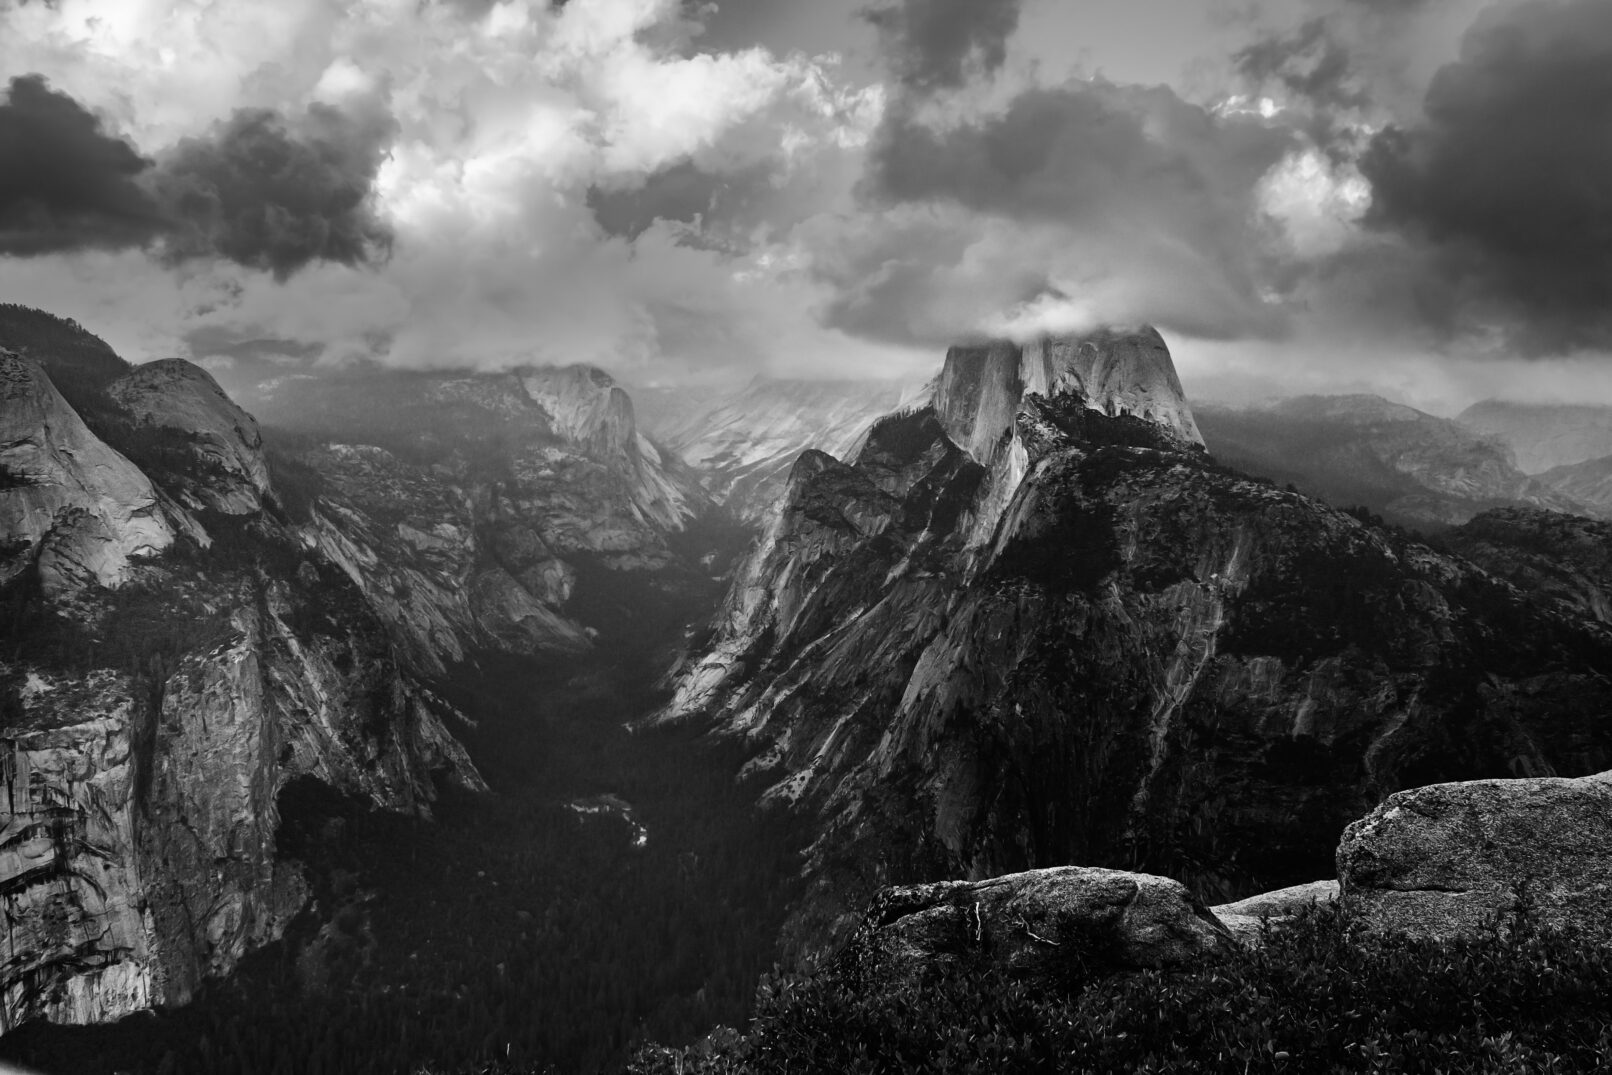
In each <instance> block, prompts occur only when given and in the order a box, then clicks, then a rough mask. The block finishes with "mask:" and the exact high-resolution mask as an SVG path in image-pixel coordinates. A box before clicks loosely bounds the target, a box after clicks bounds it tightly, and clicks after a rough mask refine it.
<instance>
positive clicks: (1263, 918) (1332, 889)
mask: <svg viewBox="0 0 1612 1075" xmlns="http://www.w3.org/2000/svg"><path fill="white" fill-rule="evenodd" d="M1337 902H1338V882H1336V881H1310V882H1307V883H1305V884H1302V885H1289V886H1288V887H1286V888H1279V889H1277V890H1276V891H1275V892H1262V893H1260V894H1259V895H1257V896H1249V897H1247V898H1245V899H1240V900H1237V901H1235V902H1233V903H1223V904H1220V905H1219V906H1218V907H1211V908H1209V910H1210V912H1211V913H1212V914H1213V915H1214V916H1215V917H1216V918H1218V919H1219V920H1220V921H1221V923H1222V924H1224V925H1225V927H1226V928H1227V929H1229V930H1231V932H1232V935H1233V936H1235V937H1236V938H1237V939H1238V940H1240V941H1242V942H1243V943H1244V944H1257V943H1258V939H1259V937H1260V936H1261V935H1262V934H1263V932H1264V930H1265V929H1266V928H1280V927H1281V926H1283V925H1285V924H1287V923H1289V922H1291V921H1292V920H1293V919H1295V918H1297V917H1298V916H1299V915H1301V914H1304V913H1305V912H1306V911H1308V910H1310V909H1311V908H1319V907H1330V906H1332V905H1333V904H1335V903H1337Z"/></svg>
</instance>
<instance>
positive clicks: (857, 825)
mask: <svg viewBox="0 0 1612 1075" xmlns="http://www.w3.org/2000/svg"><path fill="white" fill-rule="evenodd" d="M1016 354H1017V356H1018V357H1017V358H1016V357H1015V355H1016ZM1020 362H1022V352H1016V349H1014V348H1013V347H1011V346H1007V345H1002V346H997V347H993V348H985V349H983V350H978V349H959V350H954V351H953V352H952V353H951V355H950V356H949V357H948V367H949V369H948V371H947V372H946V373H944V374H943V375H942V378H941V381H940V385H941V386H942V387H941V391H939V392H937V396H936V398H937V401H938V402H937V405H936V406H929V407H922V408H918V409H915V410H912V411H910V412H906V413H901V414H897V415H894V416H892V417H890V418H888V419H886V420H884V421H882V422H880V423H878V424H877V425H876V426H875V427H874V428H873V429H872V430H871V431H870V433H869V434H868V436H867V438H866V442H865V444H864V445H863V446H862V447H861V448H860V450H859V452H858V453H857V455H856V456H855V457H854V458H852V459H851V460H849V461H847V462H841V461H839V460H836V459H833V458H831V457H829V456H826V455H823V454H821V453H815V452H807V453H806V454H804V455H803V456H802V457H801V458H800V460H799V462H798V463H797V464H796V466H795V467H794V470H793V472H792V474H791V478H790V484H789V489H788V491H787V494H786V496H785V498H784V500H783V502H782V504H781V505H780V507H779V509H778V511H777V513H776V515H775V517H774V518H773V519H772V520H771V521H770V522H769V525H768V529H767V530H766V532H765V533H764V535H763V537H762V540H761V542H760V543H759V546H758V548H757V550H756V551H755V553H754V555H753V557H752V558H751V560H750V561H749V562H748V563H747V564H746V566H745V567H744V568H743V569H742V570H741V571H740V572H739V573H738V575H737V577H736V579H735V582H734V585H733V588H732V590H731V591H730V594H729V597H728V600H727V603H726V605H725V606H724V609H723V611H722V614H721V616H720V618H719V620H718V623H717V628H716V631H715V634H714V637H713V638H712V640H711V642H710V644H709V646H708V647H707V648H706V649H705V650H704V651H703V652H702V653H699V654H697V655H694V657H693V658H692V659H691V660H690V661H689V662H688V663H687V665H686V666H685V667H684V668H683V669H681V670H680V672H679V674H678V677H677V681H676V691H675V695H674V698H673V701H672V702H671V704H670V705H669V706H668V708H667V709H666V711H665V712H664V713H663V714H662V718H663V719H678V720H698V721H701V722H705V723H707V724H709V725H710V726H712V727H713V728H715V729H717V730H718V731H719V732H721V733H723V734H726V735H729V736H735V737H742V738H743V739H744V740H745V741H747V742H748V743H749V744H750V745H751V747H752V749H753V750H754V751H755V755H756V756H755V760H754V761H753V762H752V763H751V765H750V768H749V772H750V773H751V774H752V775H753V776H754V777H756V778H757V779H761V780H764V781H765V782H766V785H767V786H768V789H769V790H768V791H767V792H766V796H765V797H766V799H767V801H769V802H770V803H772V804H774V805H776V806H777V807H779V808H783V809H789V810H793V811H795V812H797V813H799V814H802V815H804V816H805V817H808V818H810V819H812V823H813V825H814V826H815V829H816V831H817V832H818V833H820V836H819V838H818V839H817V840H816V842H815V843H814V845H813V846H812V848H811V850H810V852H809V855H808V859H807V873H808V876H809V878H810V879H811V881H812V884H813V887H812V889H811V893H810V895H809V896H808V897H807V899H806V901H805V903H804V904H803V907H802V909H801V913H800V915H799V916H798V917H797V919H796V921H795V923H794V926H793V927H792V929H793V932H792V934H791V942H792V943H793V944H795V945H796V946H797V949H798V950H800V951H802V952H804V953H807V954H812V953H820V952H822V951H823V950H824V946H825V945H832V944H833V943H834V940H835V938H842V937H843V936H844V935H845V932H846V930H848V929H849V928H851V927H852V925H853V924H854V921H855V917H854V912H852V911H851V909H850V906H855V905H856V904H858V903H861V902H862V901H864V900H865V899H866V898H867V896H868V895H869V894H870V893H871V892H872V891H873V890H874V889H875V888H877V887H879V886H881V885H884V884H890V883H902V882H916V881H925V880H931V879H935V878H939V877H972V878H978V877H986V876H992V875H995V874H1002V873H1010V872H1016V871H1021V870H1025V869H1032V868H1037V867H1045V866H1051V865H1056V864H1061V863H1068V862H1079V863H1085V864H1090V865H1102V866H1108V867H1116V868H1124V869H1140V870H1145V871H1147V872H1156V873H1165V874H1170V875H1174V876H1177V877H1180V878H1182V879H1183V880H1184V881H1186V882H1187V883H1188V884H1189V885H1192V886H1194V887H1195V888H1196V889H1197V890H1198V891H1200V892H1203V893H1204V894H1206V895H1210V896H1218V897H1220V898H1226V897H1229V896H1232V895H1234V894H1236V893H1239V892H1248V891H1258V890H1259V889H1260V888H1261V887H1265V888H1269V887H1275V886H1279V885H1284V884H1291V883H1295V882H1300V881H1305V880H1308V879H1310V878H1313V877H1315V876H1317V875H1319V874H1322V873H1323V871H1328V872H1329V871H1330V866H1329V864H1330V862H1331V859H1332V856H1333V851H1334V848H1335V844H1336V839H1337V834H1338V833H1339V832H1340V831H1341V830H1342V829H1343V827H1344V826H1345V825H1346V824H1347V823H1348V822H1349V821H1351V820H1352V819H1354V818H1356V817H1358V816H1360V814H1361V813H1363V812H1364V811H1365V810H1367V809H1369V808H1370V806H1371V805H1372V804H1374V803H1375V802H1377V801H1378V800H1380V798H1381V797H1382V796H1383V795H1384V794H1386V793H1387V792H1389V791H1392V790H1393V789H1395V788H1398V787H1404V786H1407V785H1410V784H1417V783H1426V782H1429V781H1436V780H1444V779H1457V778H1466V777H1477V776H1489V775H1495V774H1505V773H1515V774H1518V775H1529V774H1538V773H1552V772H1554V773H1569V774H1571V773H1586V772H1594V771H1598V770H1600V769H1604V768H1607V767H1608V766H1609V765H1612V724H1609V723H1608V722H1607V721H1606V720H1605V718H1604V716H1603V714H1604V713H1606V712H1608V711H1612V709H1609V707H1612V681H1609V680H1608V678H1607V675H1606V672H1607V670H1609V669H1612V637H1609V636H1608V635H1607V634H1606V633H1605V632H1604V631H1603V630H1601V629H1600V628H1599V627H1597V626H1595V625H1591V624H1586V623H1583V622H1580V621H1578V620H1576V619H1573V618H1570V617H1564V616H1561V615H1559V614H1557V613H1556V612H1554V611H1552V610H1549V609H1547V608H1545V607H1544V606H1542V605H1539V604H1537V603H1535V602H1534V601H1533V600H1531V599H1530V598H1528V597H1526V596H1525V595H1523V594H1521V593H1519V592H1518V591H1517V590H1515V589H1514V588H1512V587H1511V586H1509V585H1507V584H1505V583H1503V582H1500V581H1498V580H1495V579H1493V578H1492V577H1490V576H1489V575H1487V574H1485V573H1484V572H1482V571H1481V570H1479V569H1477V568H1475V567H1473V566H1472V565H1470V564H1468V563H1467V562H1465V561H1463V560H1461V559H1459V558H1457V557H1453V556H1448V555H1442V554H1440V553H1437V552H1435V551H1434V550H1432V549H1429V548H1426V547H1424V546H1422V545H1418V544H1415V543H1413V542H1410V541H1408V540H1405V539H1402V538H1398V537H1395V536H1394V535H1392V534H1390V533H1388V532H1386V531H1383V530H1379V529H1374V528H1372V527H1369V526H1366V525H1363V524H1361V523H1360V522H1359V521H1358V520H1356V519H1355V518H1353V517H1351V516H1349V515H1346V514H1343V513H1341V512H1338V511H1334V510H1332V509H1330V508H1328V507H1326V506H1325V505H1323V504H1321V503H1318V502H1316V501H1314V500H1310V499H1308V498H1306V497H1304V496H1301V495H1299V494H1296V493H1291V492H1284V491H1282V490H1280V489H1278V488H1276V487H1274V486H1273V485H1271V484H1269V483H1266V482H1260V481H1256V480H1253V479H1249V478H1246V477H1244V476H1242V475H1239V474H1237V473H1234V472H1230V471H1228V470H1227V469H1225V468H1224V467H1222V466H1219V465H1218V464H1216V463H1215V462H1214V460H1212V459H1211V458H1209V457H1208V456H1207V455H1205V454H1204V452H1203V451H1202V450H1201V449H1199V448H1198V447H1197V445H1196V443H1195V442H1194V441H1193V440H1192V439H1191V438H1190V437H1188V436H1186V435H1184V431H1185V430H1187V429H1189V428H1190V427H1187V426H1186V425H1185V424H1184V423H1183V422H1181V421H1180V420H1178V419H1170V420H1168V421H1166V422H1165V423H1163V424H1160V423H1158V422H1155V421H1152V420H1150V419H1149V418H1147V417H1142V416H1138V415H1136V414H1132V413H1127V412H1125V411H1124V410H1123V408H1118V407H1116V408H1113V409H1116V410H1118V411H1119V412H1120V413H1117V414H1113V415H1111V414H1109V413H1107V412H1108V409H1109V408H1106V407H1093V406H1092V405H1091V400H1090V399H1089V398H1088V397H1087V396H1086V395H1085V394H1084V392H1083V391H1082V389H1081V388H1080V387H1078V386H1077V385H1076V383H1075V381H1074V380H1073V379H1070V380H1069V381H1067V382H1066V386H1065V387H1064V388H1061V389H1057V390H1053V394H1052V395H1048V396H1043V395H1039V394H1035V393H1031V394H1029V395H1022V396H1019V397H1018V398H1017V400H1016V402H1015V403H1014V409H1013V412H1012V416H1011V418H1012V426H1011V432H1007V431H1003V432H995V431H998V430H1002V425H1001V422H1002V421H1003V419H1002V418H1001V415H1000V412H1001V410H1002V406H1003V405H1002V404H1001V403H1000V400H999V397H1000V398H1013V396H1014V393H1015V390H1014V388H1013V384H1014V377H1013V376H1009V374H1013V372H1014V371H1015V370H1016V369H1019V368H1021V367H1020V366H1019V365H1018V363H1020ZM959 367H963V368H959ZM1014 376H1016V374H1014ZM1082 383H1084V382H1082ZM1148 383H1150V384H1157V383H1160V379H1159V378H1158V376H1157V375H1156V374H1155V375H1153V376H1152V377H1151V378H1150V379H1149V380H1148ZM1165 383H1168V379H1165ZM1049 390H1052V389H1051V386H1050V384H1049ZM941 403H943V404H944V405H945V412H944V413H942V412H941V410H940V408H939V404H941ZM1183 406H1184V404H1183ZM1159 413H1163V414H1164V415H1165V416H1166V417H1167V418H1168V417H1169V416H1170V415H1172V414H1176V413H1178V410H1177V409H1176V408H1173V407H1168V408H1164V410H1163V411H1162V412H1159ZM970 415H973V416H975V417H973V418H970V417H969V416H970ZM993 445H994V446H995V447H993ZM976 453H978V455H976ZM847 904H850V906H847Z"/></svg>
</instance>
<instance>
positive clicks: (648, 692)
mask: <svg viewBox="0 0 1612 1075" xmlns="http://www.w3.org/2000/svg"><path fill="white" fill-rule="evenodd" d="M584 596H585V597H587V596H590V595H588V594H584ZM591 596H592V597H593V598H595V599H596V600H597V601H598V602H599V604H598V606H596V607H599V608H601V610H603V611H604V612H606V613H607V614H606V615H605V616H603V617H602V618H601V621H600V622H603V623H604V624H605V629H604V631H602V632H601V634H602V636H603V637H602V639H601V642H602V644H601V646H600V651H601V652H607V653H609V654H610V656H608V657H604V656H593V657H589V658H585V659H583V660H580V661H578V660H561V661H548V662H544V661H538V660H533V659H527V658H517V657H502V658H496V657H494V658H488V659H484V660H483V661H482V662H481V663H480V665H479V666H477V667H471V666H463V667H460V668H457V669H455V670H454V671H453V672H452V674H451V675H450V676H449V677H448V678H447V679H445V680H444V681H443V682H442V683H441V684H439V686H440V687H441V690H442V693H443V694H444V695H445V696H447V697H448V698H450V699H451V700H452V701H453V702H454V703H455V704H456V705H458V706H459V707H460V708H461V709H462V710H463V711H464V712H466V713H468V714H473V715H474V717H475V719H476V720H477V727H476V729H475V730H474V731H473V732H471V733H468V734H466V735H465V740H466V745H467V747H468V749H469V753H470V756H471V758H472V759H473V760H474V761H475V762H476V764H477V765H478V767H479V768H480V770H481V772H482V773H483V775H484V776H485V777H486V779H487V781H488V783H489V785H490V786H491V789H492V793H491V794H490V795H481V794H469V793H454V792H451V791H450V792H445V793H444V794H443V796H442V798H440V799H439V800H438V802H437V803H436V804H435V807H434V814H435V817H434V819H433V820H429V821H426V820H416V819H411V818H406V817H400V816H397V815H391V814H384V813H374V812H372V811H369V810H366V809H364V808H363V807H362V805H361V804H359V803H356V802H354V801H352V800H351V799H348V798H344V797H342V796H339V795H336V794H334V793H332V792H331V791H329V790H328V789H327V788H325V787H324V786H322V785H319V784H316V783H314V782H311V781H302V782H300V783H293V784H291V785H289V786H288V787H287V788H286V789H285V790H284V791H283V792H282V793H281V798H280V811H281V817H282V827H281V830H280V833H279V854H280V855H281V856H283V857H286V858H290V859H294V860H296V861H300V862H304V863H306V864H307V865H308V867H309V869H308V872H309V875H310V878H311V883H312V887H313V889H314V892H315V899H314V902H313V905H312V907H311V908H310V911H309V912H308V913H307V914H306V915H305V917H304V918H303V919H302V920H299V921H298V922H297V923H295V924H294V925H293V927H292V929H291V932H290V933H289V934H288V937H287V939H286V940H284V941H281V942H278V943H275V944H272V945H270V946H268V947H266V948H264V949H262V950H261V951H259V952H257V953H256V954H254V955H252V956H250V957H248V958H247V959H246V961H245V962H243V964H242V966H241V968H240V970H239V971H238V972H237V973H236V975H235V976H233V977H232V978H231V979H229V980H227V981H223V982H217V983H213V984H210V985H209V986H208V987H207V988H206V989H205V991H204V992H203V993H202V994H201V995H200V996H199V998H198V999H197V1000H196V1001H195V1002H193V1003H192V1004H191V1005H189V1006H188V1007H185V1008H183V1009H180V1010H177V1011H173V1012H165V1013H161V1014H151V1013H140V1014H136V1015H133V1016H129V1017H128V1018H126V1019H125V1020H123V1021H122V1022H120V1023H114V1024H111V1025H108V1026H101V1027H83V1028H65V1027H54V1026H49V1025H45V1024H38V1023H36V1024H32V1025H30V1026H27V1027H24V1028H23V1029H21V1030H19V1031H16V1032H14V1033H12V1034H9V1035H7V1036H6V1037H5V1038H3V1039H0V1060H4V1061H10V1062H14V1063H19V1064H24V1065H27V1066H29V1067H32V1068H34V1069H37V1070H40V1071H43V1072H46V1073H56V1072H63V1073H65V1072H74V1073H79V1072H82V1073H85V1075H98V1073H107V1075H110V1073H111V1072H138V1073H147V1072H151V1073H159V1072H160V1073H162V1075H178V1073H195V1075H226V1073H232V1072H239V1073H241V1075H247V1073H258V1072H265V1073H267V1072H281V1071H284V1072H296V1073H299V1075H300V1073H312V1075H317V1073H321V1072H324V1073H332V1075H334V1073H341V1075H348V1073H353V1075H365V1073H375V1075H381V1073H389V1072H397V1071H405V1070H407V1071H416V1070H422V1069H423V1070H429V1071H432V1072H437V1073H447V1072H460V1071H464V1072H469V1071H478V1072H479V1071H489V1070H506V1068H499V1067H494V1066H489V1065H498V1064H504V1065H507V1070H510V1071H522V1072H524V1071H546V1070H551V1069H552V1070H555V1071H560V1072H592V1071H601V1070H615V1069H619V1067H620V1065H621V1064H623V1063H624V1062H625V1060H626V1058H627V1055H628V1053H629V1051H630V1050H631V1048H633V1047H634V1046H635V1045H637V1044H638V1043H641V1042H642V1041H645V1040H653V1041H659V1042H665V1043H677V1044H681V1043H687V1042H691V1041H693V1040H694V1039H695V1038H697V1037H699V1036H701V1035H703V1034H704V1033H706V1032H707V1031H708V1030H709V1029H710V1028H711V1027H712V1026H713V1025H715V1024H718V1023H727V1024H730V1025H738V1024H741V1023H742V1022H743V1020H744V1018H745V1016H746V1014H747V1012H748V1010H749V1007H750V1004H751V1001H752V997H753V993H754V989H755V983H756V981H757V979H758V978H759V977H760V976H761V975H762V974H763V973H765V972H767V971H769V970H770V969H771V968H772V967H773V965H774V963H775V962H776V961H777V959H778V954H777V951H776V944H775V939H776V937H777V935H778V932H779V928H780V926H781V924H782V921H783V917H784V912H785V908H786V907H787V906H788V905H789V903H790V902H791V901H792V900H793V899H794V898H796V897H797V896H798V890H797V887H796V884H795V881H794V878H795V877H796V875H797V873H798V866H797V861H798V854H799V848H800V844H801V841H800V839H799V836H798V833H797V831H796V830H795V828H794V827H792V825H791V823H790V822H789V821H788V819H786V818H783V817H781V816H777V815H772V816H763V815H760V814H757V813H756V812H755V810H754V809H753V803H754V789H751V788H748V787H746V786H744V785H741V784H739V783H737V782H736V781H735V779H734V776H735V773H736V771H737V769H738V767H739V764H740V763H741V762H742V761H743V760H744V759H743V755H742V753H739V752H736V750H735V748H734V747H733V746H732V745H727V746H722V745H716V744H712V743H710V742H708V741H705V740H704V739H703V738H702V736H701V735H700V734H699V732H698V730H696V729H684V730H662V731H641V732H636V733H634V732H630V731H629V730H628V728H627V724H628V722H629V721H632V720H634V719H636V718H639V717H641V716H643V715H644V714H645V713H647V712H648V711H649V710H650V709H651V708H652V707H653V706H654V705H656V704H657V703H658V701H659V700H660V695H659V694H658V693H657V691H656V689H655V685H654V684H655V679H656V676H657V675H658V673H659V670H660V664H661V663H662V662H663V660H664V653H665V651H666V648H667V647H668V646H669V645H671V644H672V643H674V642H676V641H677V640H678V639H679V637H680V635H681V632H682V631H683V630H684V629H685V628H686V627H687V626H689V625H690V624H694V623H698V622H700V621H701V620H703V618H704V617H706V616H708V615H709V612H710V610H711V607H712V605H713V604H714V601H715V598H716V596H717V593H716V587H715V585H714V584H712V585H711V586H708V587H706V588H705V589H704V590H703V591H701V592H697V593H692V594H685V595H683V596H682V597H681V598H680V599H678V600H676V601H663V602H660V603H658V604H657V603H656V602H654V601H652V600H650V601H645V600H638V601H635V602H634V603H633V605H632V615H630V616H619V615H618V616H615V617H611V616H609V615H608V610H609V608H610V607H611V602H612V601H615V600H617V599H620V598H623V597H627V596H641V595H624V594H621V593H614V594H612V593H609V592H601V593H595V594H593V595H591ZM612 618H614V619H615V621H616V622H615V624H614V627H612V626H611V624H610V622H609V621H610V620H611V619H612ZM613 798H619V799H621V800H625V801H626V802H630V803H631V804H632V808H633V815H634V817H635V818H636V820H637V823H638V824H641V825H642V826H644V828H645V829H647V831H648V832H649V833H650V834H651V835H650V838H649V839H648V840H647V841H646V842H644V843H643V844H642V845H641V846H640V845H638V843H637V841H636V839H635V837H636V836H637V834H638V832H639V831H640V830H638V829H637V828H636V827H635V824H634V823H632V822H629V821H627V820H626V819H624V818H622V817H618V816H609V815H606V816H582V815H579V814H578V813H577V812H576V811H575V809H574V805H575V803H576V802H577V801H595V802H596V801H599V800H609V799H613Z"/></svg>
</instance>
